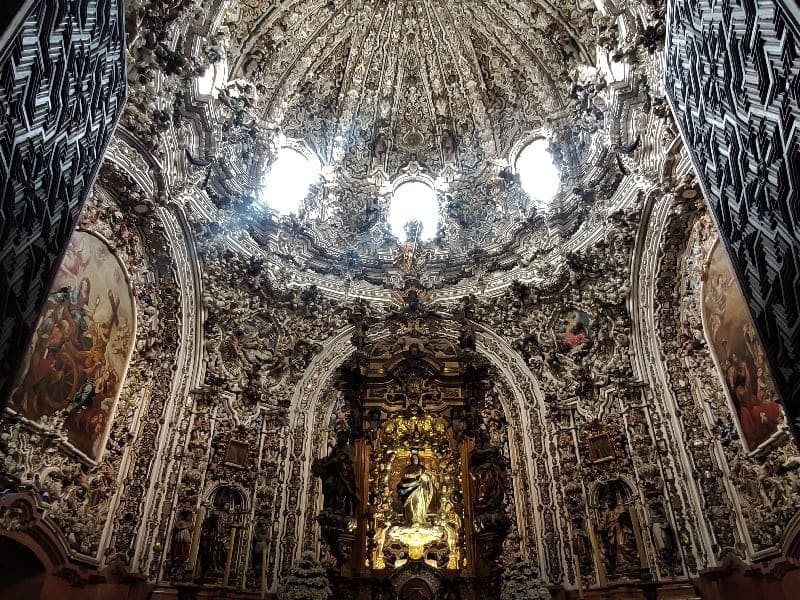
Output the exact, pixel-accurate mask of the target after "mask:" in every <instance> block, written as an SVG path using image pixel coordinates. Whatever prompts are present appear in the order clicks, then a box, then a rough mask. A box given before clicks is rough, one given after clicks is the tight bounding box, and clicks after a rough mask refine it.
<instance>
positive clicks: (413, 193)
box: [389, 180, 439, 242]
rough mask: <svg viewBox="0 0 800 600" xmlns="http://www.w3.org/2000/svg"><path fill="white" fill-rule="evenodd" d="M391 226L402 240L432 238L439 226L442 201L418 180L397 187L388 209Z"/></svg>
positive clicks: (425, 184)
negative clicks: (440, 203)
mask: <svg viewBox="0 0 800 600" xmlns="http://www.w3.org/2000/svg"><path fill="white" fill-rule="evenodd" d="M389 226H390V227H391V229H392V235H394V236H395V237H396V238H397V239H399V240H409V241H420V242H421V241H426V240H430V239H432V238H433V237H434V236H435V235H436V231H437V229H438V227H439V202H438V201H437V199H436V192H435V191H434V190H433V188H432V187H431V186H430V185H428V184H427V183H425V182H424V181H419V180H411V181H406V182H404V183H401V184H400V185H398V186H397V187H396V188H395V190H394V194H393V196H392V203H391V205H390V207H389Z"/></svg>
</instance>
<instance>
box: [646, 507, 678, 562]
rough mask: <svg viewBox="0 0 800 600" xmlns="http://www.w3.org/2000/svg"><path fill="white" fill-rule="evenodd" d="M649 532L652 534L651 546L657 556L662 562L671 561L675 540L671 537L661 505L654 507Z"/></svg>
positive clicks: (669, 527)
mask: <svg viewBox="0 0 800 600" xmlns="http://www.w3.org/2000/svg"><path fill="white" fill-rule="evenodd" d="M650 531H651V533H652V534H653V546H654V547H655V549H656V552H657V553H658V555H659V556H661V558H663V559H664V560H667V561H671V560H672V558H673V556H674V552H675V538H674V537H673V535H672V526H671V525H670V524H669V520H668V519H667V517H666V515H665V514H664V510H663V508H662V507H661V505H658V506H656V507H654V510H653V521H652V524H651V525H650Z"/></svg>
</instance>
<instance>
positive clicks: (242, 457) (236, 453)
mask: <svg viewBox="0 0 800 600" xmlns="http://www.w3.org/2000/svg"><path fill="white" fill-rule="evenodd" d="M249 451H250V448H249V446H248V445H247V443H246V442H242V441H239V440H234V439H231V440H229V441H228V445H227V446H226V447H225V461H224V462H225V464H226V465H228V466H230V467H236V468H239V469H246V468H247V463H248V459H247V458H248V456H247V455H248V454H249Z"/></svg>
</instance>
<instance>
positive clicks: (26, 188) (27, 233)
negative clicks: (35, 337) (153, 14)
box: [0, 0, 126, 403]
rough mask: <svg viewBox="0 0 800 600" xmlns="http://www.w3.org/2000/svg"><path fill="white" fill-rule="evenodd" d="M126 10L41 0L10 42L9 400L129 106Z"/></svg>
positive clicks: (0, 334)
mask: <svg viewBox="0 0 800 600" xmlns="http://www.w3.org/2000/svg"><path fill="white" fill-rule="evenodd" d="M14 4H15V3H13V2H12V5H14ZM4 6H5V5H4ZM0 10H2V9H0ZM123 13H124V10H123V5H122V0H39V1H38V2H36V3H35V6H33V7H32V8H31V10H30V11H29V12H28V14H27V16H26V17H25V20H24V22H23V23H22V25H21V27H20V28H19V29H18V30H17V31H16V32H15V33H13V34H12V35H11V36H10V39H9V43H8V45H7V46H6V47H5V48H0V51H2V53H1V54H0V56H2V58H3V62H2V64H0V113H2V119H0V198H2V206H0V403H2V402H4V400H5V398H6V396H7V395H8V391H9V387H10V385H11V382H10V377H12V376H13V372H14V368H15V366H16V364H17V363H18V362H19V361H20V359H21V358H22V357H21V353H22V352H24V348H25V347H26V346H27V343H28V340H29V336H30V332H31V331H32V329H33V327H34V326H35V324H36V319H37V316H38V311H39V307H40V306H41V303H42V301H43V300H44V297H45V295H46V294H47V291H48V289H49V286H50V281H51V279H52V274H53V272H54V269H55V267H56V265H57V263H58V260H59V259H60V256H61V253H62V252H63V250H64V248H65V247H66V244H67V241H68V240H69V237H70V235H71V234H72V230H73V229H74V227H75V223H76V220H77V217H78V214H79V213H80V210H81V206H82V205H83V201H84V200H85V198H86V195H87V194H88V192H89V190H90V188H91V186H92V184H93V182H94V179H95V175H96V174H97V171H98V169H99V167H100V164H101V162H102V160H103V154H104V152H105V149H106V146H107V145H108V143H109V141H110V139H111V135H112V134H113V132H114V127H115V126H116V123H117V120H118V119H119V116H120V113H121V111H122V107H123V104H124V101H125V90H126V79H125V27H124V23H123Z"/></svg>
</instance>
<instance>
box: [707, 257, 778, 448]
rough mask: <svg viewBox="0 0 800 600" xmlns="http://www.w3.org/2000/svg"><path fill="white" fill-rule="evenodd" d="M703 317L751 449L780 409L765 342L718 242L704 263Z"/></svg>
mask: <svg viewBox="0 0 800 600" xmlns="http://www.w3.org/2000/svg"><path fill="white" fill-rule="evenodd" d="M703 318H704V320H705V324H706V328H707V331H708V338H709V343H710V345H711V348H712V349H713V352H714V354H715V355H716V358H717V364H718V366H719V368H720V370H721V373H722V376H723V377H722V378H723V381H724V387H725V389H726V391H727V393H728V396H729V398H730V400H731V403H732V404H733V408H734V412H735V413H736V416H737V420H738V423H739V430H740V431H741V434H742V437H743V438H744V441H745V445H746V447H747V448H748V449H750V450H753V449H755V448H756V447H758V446H759V445H761V444H762V443H764V442H765V441H766V440H767V439H769V437H770V436H771V435H772V434H774V433H775V432H776V431H777V429H778V425H779V424H780V423H781V421H782V419H783V413H782V409H781V406H780V405H779V404H778V402H777V399H778V398H777V391H776V388H775V384H774V382H773V380H772V376H771V374H770V371H769V367H768V366H767V360H766V356H765V355H764V348H763V347H762V345H761V341H760V339H759V337H758V334H757V333H756V328H755V325H754V324H753V320H752V317H751V316H750V311H749V309H748V308H747V304H746V303H745V300H744V297H743V296H742V292H741V290H740V289H739V284H738V282H737V281H736V277H735V275H734V273H733V269H732V267H731V264H730V261H729V260H728V255H727V254H726V252H725V249H724V248H723V246H722V245H721V244H717V245H716V246H715V248H714V250H713V252H712V253H711V257H710V260H709V263H708V267H707V272H706V281H705V285H704V286H703Z"/></svg>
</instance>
